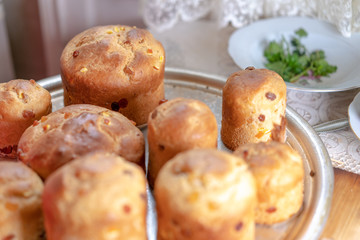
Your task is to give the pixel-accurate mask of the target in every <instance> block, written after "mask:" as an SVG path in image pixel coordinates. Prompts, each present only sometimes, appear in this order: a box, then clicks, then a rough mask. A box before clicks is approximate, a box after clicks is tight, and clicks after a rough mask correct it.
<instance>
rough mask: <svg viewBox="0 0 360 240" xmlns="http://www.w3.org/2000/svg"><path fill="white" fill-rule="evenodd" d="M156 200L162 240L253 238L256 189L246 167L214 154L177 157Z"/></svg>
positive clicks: (166, 169) (194, 152)
mask: <svg viewBox="0 0 360 240" xmlns="http://www.w3.org/2000/svg"><path fill="white" fill-rule="evenodd" d="M154 196H155V200H156V203H157V204H156V208H157V214H158V238H157V239H159V240H170V239H177V240H185V239H186V240H206V239H213V240H218V239H219V240H220V239H221V240H223V239H228V240H232V239H234V240H235V239H236V240H239V239H247V240H251V239H254V237H255V236H254V235H255V225H254V210H255V206H256V202H257V201H256V186H255V181H254V179H253V176H252V175H251V173H250V171H249V170H248V167H247V165H246V163H245V162H244V161H243V160H242V159H241V158H240V157H237V156H235V155H232V154H229V153H225V152H221V151H218V150H215V149H194V150H189V151H186V152H183V153H179V154H178V155H176V156H175V157H174V158H173V159H172V160H171V161H168V162H167V163H166V164H165V165H164V166H163V168H162V169H161V170H160V172H159V175H158V177H157V179H156V183H155V189H154Z"/></svg>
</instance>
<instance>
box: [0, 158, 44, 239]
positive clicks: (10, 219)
mask: <svg viewBox="0 0 360 240" xmlns="http://www.w3.org/2000/svg"><path fill="white" fill-rule="evenodd" d="M43 188H44V184H43V182H42V181H41V179H40V177H39V176H38V175H37V174H36V173H35V172H34V171H33V170H31V169H30V168H29V167H27V166H26V165H25V164H23V163H22V162H15V161H0V239H2V240H3V239H4V240H10V239H14V240H15V239H26V240H38V239H39V237H40V236H41V235H42V234H43V232H44V227H43V216H42V207H41V204H42V193H43Z"/></svg>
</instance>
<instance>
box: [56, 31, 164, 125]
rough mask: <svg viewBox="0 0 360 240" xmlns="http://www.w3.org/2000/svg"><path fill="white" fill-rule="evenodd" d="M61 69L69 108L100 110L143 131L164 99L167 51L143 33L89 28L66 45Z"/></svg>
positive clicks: (147, 32) (151, 37)
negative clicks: (80, 106)
mask: <svg viewBox="0 0 360 240" xmlns="http://www.w3.org/2000/svg"><path fill="white" fill-rule="evenodd" d="M60 63H61V77H62V82H63V88H64V103H65V105H70V104H81V103H87V104H93V105H98V106H102V107H105V108H108V109H112V110H114V111H118V112H120V113H122V114H123V115H124V116H126V117H127V118H129V119H131V120H132V121H135V122H136V124H137V125H141V124H144V123H146V121H147V118H148V115H149V113H150V112H151V111H152V110H153V109H154V108H155V107H156V106H158V105H159V102H160V101H161V100H162V99H164V67H165V52H164V48H163V46H162V44H161V43H160V42H159V41H157V40H156V39H155V38H154V37H153V36H152V34H151V33H150V32H149V31H147V30H145V29H139V28H135V27H129V26H124V25H108V26H97V27H93V28H90V29H88V30H85V31H84V32H82V33H79V34H78V35H76V36H75V37H74V38H73V39H71V40H70V41H69V42H68V44H67V45H66V47H65V48H64V50H63V52H62V55H61V59H60Z"/></svg>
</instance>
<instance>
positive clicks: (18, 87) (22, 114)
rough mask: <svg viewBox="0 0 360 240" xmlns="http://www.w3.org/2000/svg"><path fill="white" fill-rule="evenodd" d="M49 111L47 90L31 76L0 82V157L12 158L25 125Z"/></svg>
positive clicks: (49, 100) (49, 103) (49, 101)
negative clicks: (24, 78)
mask: <svg viewBox="0 0 360 240" xmlns="http://www.w3.org/2000/svg"><path fill="white" fill-rule="evenodd" d="M50 112H51V96H50V93H49V92H48V91H47V90H46V89H44V88H42V87H41V86H40V85H39V84H37V83H36V82H35V81H34V80H30V81H29V80H23V79H16V80H11V81H9V82H7V83H0V157H9V158H15V157H16V149H17V145H18V142H19V139H20V137H21V135H22V134H23V132H24V131H25V129H26V128H28V127H29V126H31V124H32V123H33V122H34V120H37V119H40V118H41V117H42V116H44V115H47V114H49V113H50Z"/></svg>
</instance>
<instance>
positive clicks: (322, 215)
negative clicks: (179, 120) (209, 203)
mask: <svg viewBox="0 0 360 240" xmlns="http://www.w3.org/2000/svg"><path fill="white" fill-rule="evenodd" d="M167 78H170V79H176V78H178V79H179V78H180V79H182V80H184V81H185V82H192V83H199V84H202V85H205V84H206V86H209V87H214V88H217V89H222V87H223V86H224V84H225V82H226V79H227V78H226V77H224V76H219V75H214V74H207V73H204V72H199V71H193V70H185V69H180V68H169V67H166V68H165V79H167ZM37 83H38V84H40V85H41V86H42V87H44V88H46V89H48V90H49V91H54V90H58V88H59V84H60V85H61V77H60V75H55V76H52V77H48V78H45V79H42V80H39V81H37ZM55 92H56V91H55ZM286 116H287V118H291V119H293V120H295V123H296V127H297V128H299V129H300V131H303V132H304V134H306V135H307V136H308V137H309V138H310V140H311V142H309V144H310V145H311V146H313V147H314V148H313V151H315V154H316V159H317V161H311V163H313V164H314V165H315V169H317V170H320V171H317V172H316V174H315V176H314V178H315V179H317V181H316V183H317V186H316V187H313V188H314V189H313V191H312V194H315V196H312V198H314V197H317V199H318V200H317V203H318V204H317V205H316V206H312V207H311V209H310V210H309V211H310V213H311V215H312V216H313V217H311V221H309V222H306V225H307V228H304V227H303V226H300V227H296V228H295V231H294V233H290V234H291V236H295V237H296V239H304V240H308V239H314V240H315V239H318V238H319V237H320V235H321V233H322V231H323V229H324V227H325V224H326V222H327V218H328V216H329V213H330V209H331V201H332V195H333V187H334V172H333V167H332V163H331V160H330V157H329V154H328V151H327V150H326V147H325V145H324V143H323V142H322V140H321V139H320V137H319V135H318V134H317V133H316V132H315V130H314V129H313V128H312V127H311V126H310V124H309V123H308V122H306V120H305V119H303V118H302V117H301V116H300V115H299V114H298V113H296V111H295V110H293V109H292V108H291V107H289V106H287V108H286ZM305 174H307V173H305ZM315 190H316V191H315ZM317 191H318V192H317ZM318 206H323V207H322V208H319V207H318ZM310 213H308V214H310ZM287 235H288V233H287Z"/></svg>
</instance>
